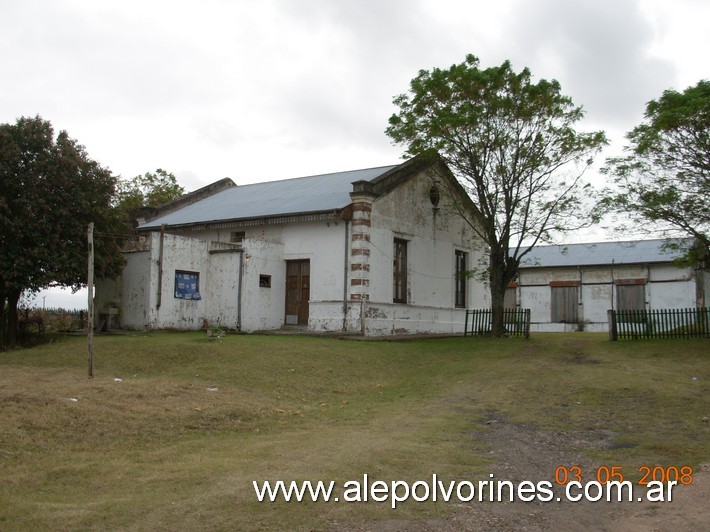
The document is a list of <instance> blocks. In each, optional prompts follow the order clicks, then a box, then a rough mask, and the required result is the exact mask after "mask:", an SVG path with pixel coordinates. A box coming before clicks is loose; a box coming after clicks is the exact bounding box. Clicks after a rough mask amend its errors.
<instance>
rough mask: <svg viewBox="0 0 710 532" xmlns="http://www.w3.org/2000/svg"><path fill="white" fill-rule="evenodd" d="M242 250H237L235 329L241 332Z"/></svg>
mask: <svg viewBox="0 0 710 532" xmlns="http://www.w3.org/2000/svg"><path fill="white" fill-rule="evenodd" d="M243 272H244V250H243V249H240V250H239V281H238V282H237V330H238V331H239V332H242V279H243V278H244V275H243Z"/></svg>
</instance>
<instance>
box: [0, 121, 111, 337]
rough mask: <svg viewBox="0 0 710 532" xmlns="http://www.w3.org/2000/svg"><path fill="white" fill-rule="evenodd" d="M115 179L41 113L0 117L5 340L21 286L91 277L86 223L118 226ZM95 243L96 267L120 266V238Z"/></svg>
mask: <svg viewBox="0 0 710 532" xmlns="http://www.w3.org/2000/svg"><path fill="white" fill-rule="evenodd" d="M115 187H116V178H115V177H114V176H112V175H111V173H110V171H109V170H108V169H106V168H103V167H101V166H100V165H99V164H98V163H97V162H96V161H93V160H92V159H90V158H89V156H88V155H87V153H86V151H85V149H84V147H83V146H81V145H79V144H78V143H77V142H76V141H75V140H73V139H71V138H70V137H69V135H68V134H67V133H66V132H65V131H62V132H60V133H59V135H57V136H56V138H55V135H54V130H53V128H52V126H51V124H50V123H49V122H48V121H45V120H43V119H42V118H41V117H39V116H37V117H35V118H25V117H23V118H19V119H18V120H17V122H16V123H15V124H1V125H0V346H2V345H5V344H12V343H14V340H15V331H16V321H17V316H16V311H17V301H18V299H19V297H20V295H21V293H22V292H23V291H25V290H32V291H33V290H38V289H40V288H42V287H45V286H49V285H61V286H70V287H74V288H78V287H79V286H81V285H83V284H85V283H86V277H87V259H86V257H87V248H88V245H87V241H86V231H87V227H88V224H89V222H94V223H95V227H96V229H97V231H98V232H101V231H103V232H104V233H106V234H108V233H111V232H115V227H116V223H117V219H116V217H115V211H114V210H113V209H112V208H111V201H112V198H113V195H114V192H115ZM94 247H95V255H96V275H97V276H98V277H112V276H114V275H116V274H118V272H119V271H120V267H121V266H122V264H123V262H122V258H121V256H120V253H119V248H118V243H117V241H116V240H115V239H114V238H111V237H110V236H107V237H106V238H100V239H98V240H97V242H96V244H95V246H94ZM6 308H7V312H6V310H5V309H6Z"/></svg>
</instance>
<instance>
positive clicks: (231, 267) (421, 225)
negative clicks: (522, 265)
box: [103, 174, 488, 335]
mask: <svg viewBox="0 0 710 532" xmlns="http://www.w3.org/2000/svg"><path fill="white" fill-rule="evenodd" d="M431 185H432V181H431V180H430V178H429V177H427V176H426V175H423V174H421V175H419V176H414V177H412V178H410V179H408V180H407V181H406V182H404V183H401V184H399V185H398V186H397V187H395V189H394V190H393V191H392V192H390V193H389V194H387V195H385V196H382V197H380V198H378V199H377V200H376V201H375V202H374V204H373V206H372V212H371V226H370V227H369V238H370V240H369V241H368V242H369V244H370V256H369V259H370V260H369V276H368V279H367V281H368V294H367V295H368V299H367V300H366V301H365V302H360V301H355V300H354V298H352V297H351V296H352V295H353V286H352V281H353V272H352V271H351V261H352V260H353V256H352V254H351V252H352V246H353V232H354V229H353V227H354V225H353V223H351V222H346V221H344V220H340V219H338V220H330V221H324V220H316V219H315V217H314V219H312V220H311V221H293V220H291V221H289V222H288V223H270V222H267V223H261V224H256V223H254V222H244V223H243V224H241V225H240V224H237V223H235V224H223V225H222V226H220V227H218V228H216V227H215V228H210V229H198V230H189V229H186V230H183V231H182V232H181V233H180V234H170V233H166V234H165V235H164V237H163V242H162V249H163V253H162V282H161V287H160V292H161V295H160V297H158V292H159V290H158V282H159V278H160V271H161V268H160V267H159V262H160V260H159V256H160V234H159V233H157V232H155V233H151V234H149V235H148V237H147V245H146V246H147V250H146V251H140V252H134V253H129V254H126V259H127V265H126V269H125V270H124V272H123V276H122V278H121V280H120V281H119V282H118V283H115V285H114V286H112V285H111V284H110V283H107V284H106V285H105V286H104V287H103V293H104V298H105V300H106V304H108V303H109V302H110V301H113V302H114V303H113V304H115V305H118V306H120V308H121V325H123V326H124V327H127V328H134V329H137V328H174V329H187V330H190V329H192V330H194V329H199V328H201V327H202V326H203V324H204V323H205V321H206V322H207V323H208V324H209V325H219V326H222V327H230V328H232V327H237V326H238V325H239V326H240V327H241V330H242V331H245V332H251V331H259V330H271V329H278V328H281V327H282V326H283V325H284V321H285V303H286V301H285V300H286V264H287V261H289V260H309V261H310V278H311V281H310V301H309V322H308V328H309V330H311V331H347V332H350V333H360V332H364V333H365V334H367V335H390V334H416V333H446V334H461V333H463V327H464V319H465V310H464V309H455V308H454V297H455V282H456V279H455V252H456V250H462V251H464V252H466V253H467V261H468V263H467V267H468V268H473V267H475V266H476V264H477V263H478V262H479V261H480V260H481V258H482V250H483V246H482V245H481V244H480V243H479V241H478V240H477V239H476V238H474V236H473V233H472V231H471V230H470V228H469V227H468V226H467V225H466V223H465V222H464V221H463V220H462V219H460V218H459V217H457V216H455V215H452V214H450V213H449V212H448V210H447V208H446V205H447V203H446V198H447V194H445V193H444V194H442V202H441V204H440V206H439V208H438V209H435V208H434V207H433V206H432V204H431V202H430V200H429V191H430V188H431ZM233 232H243V233H244V240H243V242H242V243H241V252H235V250H234V245H232V244H230V243H229V241H230V237H231V235H232V233H233ZM395 238H403V239H406V240H407V241H408V246H407V253H408V259H407V265H408V275H407V278H408V303H407V304H394V303H393V302H392V277H393V274H392V260H393V258H392V257H393V245H394V239H395ZM211 251H212V253H210V252H211ZM214 251H220V252H219V253H214ZM225 251H231V252H225ZM240 269H241V283H240ZM177 270H180V271H187V272H195V273H197V274H198V275H199V282H200V293H201V296H202V297H201V299H200V300H183V299H179V298H176V297H175V293H174V288H175V272H176V271H177ZM262 276H265V277H264V278H268V279H269V280H270V286H269V287H266V286H263V283H260V279H261V278H262ZM466 299H467V300H466V307H468V308H474V307H484V306H486V305H487V299H488V298H487V291H486V287H485V285H484V284H482V283H480V282H479V281H477V280H476V279H469V280H468V281H467V290H466ZM240 301H241V308H240Z"/></svg>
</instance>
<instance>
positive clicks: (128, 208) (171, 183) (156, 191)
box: [116, 168, 185, 219]
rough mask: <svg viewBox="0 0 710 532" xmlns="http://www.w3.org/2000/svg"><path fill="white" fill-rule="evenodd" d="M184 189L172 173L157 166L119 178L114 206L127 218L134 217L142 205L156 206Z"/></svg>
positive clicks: (174, 197) (183, 191) (171, 198)
mask: <svg viewBox="0 0 710 532" xmlns="http://www.w3.org/2000/svg"><path fill="white" fill-rule="evenodd" d="M184 193H185V189H184V188H183V187H182V186H181V185H179V184H178V182H177V179H175V176H174V175H173V174H172V173H169V172H166V171H165V170H163V169H161V168H158V169H157V170H156V171H155V172H154V173H151V172H146V173H145V174H143V175H139V176H136V177H134V178H133V179H127V180H120V181H119V182H118V193H117V194H116V206H117V208H118V209H119V211H121V213H122V214H123V215H125V216H126V217H127V218H128V219H134V218H135V216H136V214H137V213H138V212H139V211H140V209H141V208H143V207H158V206H160V205H163V204H165V203H169V202H171V201H173V200H176V199H178V198H179V197H180V196H182V195H183V194H184Z"/></svg>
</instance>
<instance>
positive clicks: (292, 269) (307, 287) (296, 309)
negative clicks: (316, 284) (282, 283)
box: [286, 260, 311, 325]
mask: <svg viewBox="0 0 710 532" xmlns="http://www.w3.org/2000/svg"><path fill="white" fill-rule="evenodd" d="M310 298H311V261H310V260H288V261H286V325H308V300H309V299H310Z"/></svg>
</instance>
